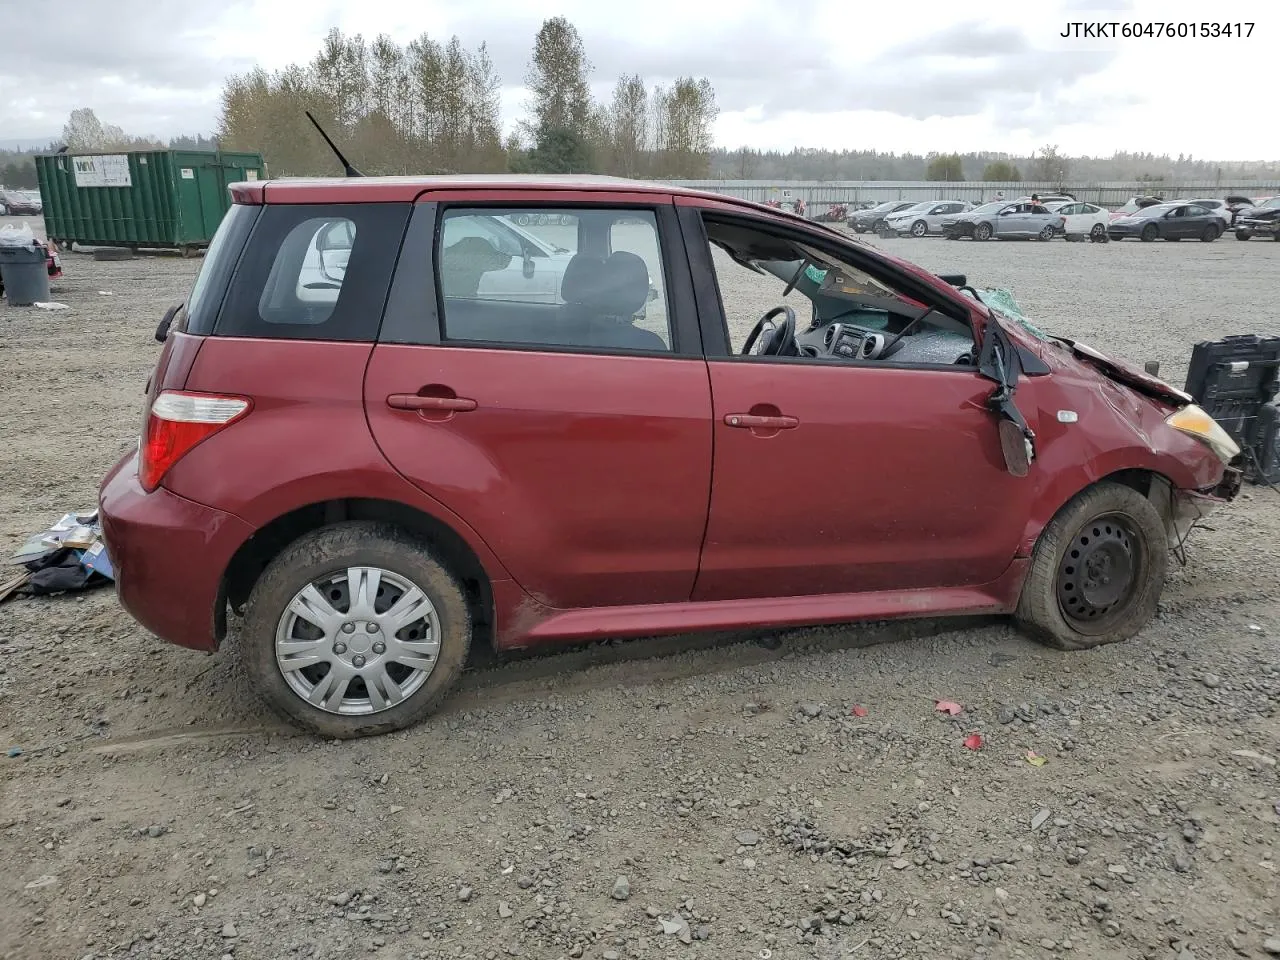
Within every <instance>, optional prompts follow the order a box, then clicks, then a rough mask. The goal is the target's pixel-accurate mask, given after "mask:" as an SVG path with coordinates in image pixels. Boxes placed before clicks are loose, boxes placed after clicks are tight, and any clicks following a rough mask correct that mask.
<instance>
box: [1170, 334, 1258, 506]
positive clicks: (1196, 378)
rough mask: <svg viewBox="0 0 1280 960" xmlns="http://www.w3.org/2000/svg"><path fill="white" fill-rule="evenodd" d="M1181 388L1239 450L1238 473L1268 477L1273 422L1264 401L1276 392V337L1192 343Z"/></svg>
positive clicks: (1254, 479)
mask: <svg viewBox="0 0 1280 960" xmlns="http://www.w3.org/2000/svg"><path fill="white" fill-rule="evenodd" d="M1186 391H1187V393H1189V394H1191V396H1192V397H1193V398H1194V399H1195V401H1196V403H1198V404H1199V405H1200V406H1202V407H1203V408H1204V410H1205V413H1207V414H1209V416H1211V417H1213V419H1214V420H1216V421H1218V425H1219V426H1221V427H1222V429H1224V430H1226V431H1227V433H1229V434H1231V438H1232V439H1233V440H1235V442H1236V443H1238V444H1239V445H1240V447H1241V450H1242V452H1243V453H1244V476H1245V479H1246V480H1249V481H1251V482H1252V483H1271V482H1274V480H1273V479H1272V478H1271V476H1270V475H1269V473H1270V471H1272V470H1275V469H1276V465H1275V453H1274V449H1275V445H1276V442H1277V441H1276V423H1275V413H1276V411H1275V410H1274V409H1268V406H1269V405H1270V404H1272V401H1274V400H1275V398H1276V395H1277V394H1278V393H1280V337H1260V336H1256V335H1252V334H1248V335H1242V336H1235V337H1224V338H1223V339H1221V340H1213V341H1208V340H1206V341H1204V342H1202V343H1197V344H1196V345H1195V347H1193V348H1192V350H1191V365H1190V367H1189V368H1188V370H1187V385H1186Z"/></svg>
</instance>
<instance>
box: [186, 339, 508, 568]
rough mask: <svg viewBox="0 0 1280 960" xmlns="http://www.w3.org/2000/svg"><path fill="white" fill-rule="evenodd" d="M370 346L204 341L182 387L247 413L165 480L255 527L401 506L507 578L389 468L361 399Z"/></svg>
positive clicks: (461, 525) (455, 519) (471, 534)
mask: <svg viewBox="0 0 1280 960" xmlns="http://www.w3.org/2000/svg"><path fill="white" fill-rule="evenodd" d="M371 351H372V344H368V343H364V344H359V343H330V342H326V341H302V340H289V341H284V340H261V339H237V338H233V337H210V338H208V340H206V341H205V344H204V347H203V349H201V351H200V354H199V357H198V358H197V361H196V363H195V365H194V366H193V368H192V370H191V373H190V376H189V377H188V378H187V381H186V384H185V387H186V389H188V390H195V391H208V392H215V393H218V392H220V393H231V394H239V395H243V396H248V397H252V398H253V401H254V408H253V412H252V413H251V414H249V416H247V417H245V418H244V419H243V420H241V421H239V422H237V423H235V424H233V425H232V426H230V427H228V428H227V429H226V430H223V431H221V432H219V433H217V434H215V435H214V436H212V437H211V438H209V439H208V440H206V441H204V442H203V443H201V444H200V445H199V446H197V447H196V448H195V449H194V450H192V451H191V452H190V453H189V454H187V455H186V456H185V457H183V458H182V459H181V460H179V461H178V463H177V464H176V465H174V467H173V468H172V469H171V470H170V471H169V474H168V475H167V476H166V477H165V479H164V481H163V485H164V486H165V487H167V488H168V489H169V490H171V491H173V492H175V493H177V494H179V495H181V496H183V497H186V498H187V499H189V500H193V501H195V502H197V503H205V504H216V505H217V506H218V507H219V508H220V509H222V510H225V511H226V512H228V513H230V514H233V515H235V516H237V517H239V518H241V519H242V520H244V521H245V523H246V524H248V525H249V526H250V527H251V528H252V529H254V530H257V529H260V528H262V527H264V526H266V524H268V523H270V522H271V521H272V520H275V519H277V518H278V517H280V516H283V515H284V514H286V513H289V512H291V511H293V510H296V509H298V508H300V507H304V506H307V505H309V504H313V503H320V502H323V501H326V500H334V499H342V498H348V497H361V498H370V499H380V500H390V501H393V502H399V503H403V504H406V505H408V506H411V507H414V508H415V509H418V510H421V511H423V512H424V513H427V514H430V515H432V516H434V517H435V518H436V519H438V520H440V521H441V522H443V523H445V524H447V525H448V526H450V527H451V528H452V529H453V530H454V532H456V533H457V534H458V535H459V536H461V537H462V539H463V540H465V541H466V542H467V544H468V545H469V546H470V547H471V549H472V550H473V551H474V552H475V554H476V556H477V557H478V558H479V559H480V563H481V564H482V565H483V567H484V568H485V572H486V573H487V574H488V575H489V577H490V578H491V579H499V580H500V579H506V578H507V577H508V574H507V572H506V570H505V569H504V567H503V566H502V564H501V563H500V562H499V560H498V558H497V556H496V555H495V554H494V552H493V551H492V550H491V549H490V548H489V546H488V545H487V544H486V543H485V542H484V540H483V539H482V538H481V537H480V536H479V535H478V534H477V533H476V532H475V530H473V529H472V528H471V527H470V526H469V525H468V524H467V523H466V521H465V520H463V519H462V518H461V517H459V516H457V515H456V514H454V513H453V512H452V511H450V510H448V509H447V508H446V507H445V506H444V505H443V504H441V503H439V502H437V501H435V500H433V499H432V498H431V497H429V496H427V495H426V494H424V493H423V492H422V491H420V490H418V489H417V488H416V487H414V486H413V485H412V484H410V483H408V482H406V481H405V480H404V478H403V477H401V476H399V475H398V474H397V473H395V471H394V470H392V469H391V467H390V465H389V464H388V463H387V461H386V459H385V458H384V457H383V456H382V453H381V452H380V451H379V450H378V447H377V445H376V444H375V443H374V442H373V438H372V437H371V436H370V435H369V427H368V424H367V423H366V421H365V416H364V403H363V399H362V397H363V382H364V370H365V365H366V364H367V363H368V360H369V354H370V352H371Z"/></svg>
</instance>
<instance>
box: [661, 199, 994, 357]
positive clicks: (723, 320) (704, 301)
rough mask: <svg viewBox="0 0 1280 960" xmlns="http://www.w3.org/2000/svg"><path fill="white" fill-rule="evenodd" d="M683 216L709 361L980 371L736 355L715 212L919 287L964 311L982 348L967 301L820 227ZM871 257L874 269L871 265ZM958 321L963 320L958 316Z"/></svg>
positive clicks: (938, 302) (691, 212) (928, 299)
mask: <svg viewBox="0 0 1280 960" xmlns="http://www.w3.org/2000/svg"><path fill="white" fill-rule="evenodd" d="M678 211H679V214H680V226H681V229H682V231H683V232H684V238H685V247H686V249H687V250H688V255H689V266H690V268H691V270H692V272H693V277H694V292H695V295H696V297H697V303H698V317H699V320H700V322H701V325H702V339H703V343H704V344H705V345H706V348H707V354H706V356H707V362H708V363H781V364H805V365H821V366H831V365H835V366H840V367H846V368H848V369H850V370H857V369H858V368H859V367H864V366H865V367H875V368H877V369H889V370H920V371H938V372H941V371H951V372H953V373H968V374H971V375H978V367H977V364H976V363H975V364H974V365H972V366H965V365H961V364H954V363H904V362H900V361H895V360H871V361H866V362H864V363H846V362H843V361H840V360H832V359H829V358H823V357H805V356H799V357H758V356H743V355H742V354H740V353H734V352H733V350H732V340H731V339H730V337H729V320H728V317H726V316H725V313H724V302H723V300H722V298H721V295H720V284H719V280H718V279H717V277H716V271H715V264H714V262H713V261H712V259H711V241H710V239H709V238H708V236H707V231H706V225H705V223H704V222H703V217H704V216H710V217H713V218H716V219H720V220H728V221H732V222H735V223H738V224H741V225H743V226H749V227H757V228H760V229H764V230H768V231H773V232H775V233H777V234H779V235H781V236H783V237H786V238H788V239H795V240H800V241H802V242H804V243H806V244H808V245H809V246H812V247H816V248H817V249H819V250H822V251H824V252H826V253H830V254H831V255H832V256H839V257H842V258H845V259H847V260H848V261H849V263H850V266H854V267H857V268H858V269H862V270H866V272H867V273H869V274H871V275H872V276H878V277H887V278H891V280H892V281H893V285H894V286H895V287H898V288H900V289H903V292H906V293H911V292H913V290H914V291H918V293H919V297H920V300H921V302H922V303H924V304H925V305H926V306H928V307H932V308H934V309H939V310H940V311H941V312H943V313H948V314H949V315H950V314H951V312H952V310H954V311H956V312H959V311H965V314H966V315H965V317H964V323H966V324H967V325H969V328H970V336H971V337H972V338H973V344H974V351H975V356H976V351H977V350H978V348H979V346H980V344H979V343H978V338H977V331H975V330H974V329H973V324H972V318H971V317H970V316H969V312H968V309H967V306H966V305H964V304H957V303H953V302H952V301H951V300H949V299H947V298H945V297H941V296H939V295H938V294H937V291H935V290H933V289H931V288H929V287H926V286H925V285H923V284H921V283H920V281H918V280H916V279H914V278H913V277H911V276H910V275H909V274H907V273H905V272H904V271H900V270H897V269H895V268H894V267H893V266H892V265H891V264H884V263H881V262H879V261H876V260H874V258H872V257H868V256H865V255H863V254H862V253H861V252H860V251H858V249H857V248H856V247H855V246H853V245H851V244H850V245H844V244H841V243H840V242H839V241H838V240H836V239H835V238H828V237H825V236H823V235H822V234H820V233H818V232H817V231H814V232H810V231H807V230H803V229H800V228H797V227H792V226H791V225H790V224H779V223H775V222H773V221H772V220H767V219H765V218H763V217H757V216H753V215H751V214H742V213H736V212H731V211H727V210H723V209H719V208H710V207H707V208H703V207H698V206H692V205H682V206H680V207H678ZM869 261H870V267H868V266H866V264H867V263H868V262H869ZM942 307H949V308H952V310H944V309H941V308H942ZM955 319H957V320H958V319H960V318H958V317H956V318H955Z"/></svg>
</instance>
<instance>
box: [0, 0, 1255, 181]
mask: <svg viewBox="0 0 1280 960" xmlns="http://www.w3.org/2000/svg"><path fill="white" fill-rule="evenodd" d="M0 7H3V10H2V12H0V30H2V31H3V35H4V36H5V37H6V38H8V39H9V40H10V41H11V42H6V43H5V44H4V45H3V46H4V52H3V54H0V141H5V140H12V139H21V138H30V139H35V140H44V139H46V138H49V137H56V136H57V135H58V134H59V133H60V132H61V130H62V125H63V123H64V122H65V120H66V118H67V115H68V114H69V113H70V111H71V110H72V109H74V108H76V107H80V106H89V107H92V108H93V109H94V111H95V112H96V113H97V115H98V117H99V119H100V120H102V121H103V122H104V123H114V124H118V125H119V126H121V127H123V128H124V129H125V130H127V131H129V132H131V133H137V134H144V133H150V134H155V135H158V136H161V137H168V136H171V135H174V134H178V133H194V132H209V131H212V130H213V128H214V127H215V125H216V122H217V115H218V109H219V100H218V96H219V92H220V89H221V85H222V80H223V78H224V77H225V76H226V75H227V74H229V73H233V72H241V71H244V70H246V69H248V68H250V67H251V66H253V65H255V64H261V65H262V66H264V67H266V68H268V69H275V68H279V67H284V66H286V65H288V64H289V63H291V62H305V61H307V60H309V59H310V58H311V57H312V56H313V55H314V54H315V52H316V51H317V50H318V48H319V45H320V40H321V38H322V37H323V35H324V33H325V32H326V31H327V30H328V29H329V28H330V27H332V26H337V27H339V28H341V29H342V30H344V31H347V32H350V33H363V34H364V35H365V36H366V37H368V38H372V37H373V36H375V35H376V34H378V33H380V32H385V33H387V34H389V35H390V36H391V37H392V38H393V39H395V40H396V41H398V42H401V43H405V42H407V41H409V40H410V39H412V38H413V37H415V36H417V35H419V34H421V33H422V32H424V31H426V32H429V33H430V34H432V35H433V36H435V37H437V38H440V39H447V38H448V37H449V36H450V35H452V34H455V33H456V34H458V36H459V37H460V38H461V39H462V40H463V42H464V43H465V44H466V45H468V46H471V47H474V46H475V45H478V44H479V43H480V42H482V41H483V42H487V43H488V45H489V50H490V54H491V56H492V57H493V60H494V63H495V65H496V67H497V70H498V73H499V75H500V76H501V78H502V80H503V84H504V89H503V115H504V122H505V123H507V125H508V126H510V124H511V123H513V122H514V120H515V119H516V118H517V117H518V116H519V115H520V112H521V107H522V104H523V101H524V98H525V94H524V91H523V90H522V89H521V86H520V84H521V81H522V78H523V76H524V74H525V70H526V66H527V63H528V58H529V53H530V50H531V48H532V44H533V38H534V35H535V34H536V33H537V30H538V26H539V24H540V22H541V20H542V19H543V18H544V17H547V16H554V15H556V14H563V15H565V16H568V17H569V18H570V19H571V20H572V21H573V22H574V23H575V24H576V25H577V27H578V29H579V31H580V32H581V34H582V36H583V39H584V41H585V44H586V48H587V53H588V56H589V57H590V59H591V60H592V61H593V62H594V64H595V68H596V69H595V73H594V76H593V82H594V84H595V86H596V89H597V93H598V95H599V96H601V97H602V98H603V97H605V96H606V95H607V93H608V90H609V88H611V87H612V85H613V82H614V80H615V79H616V78H617V75H618V74H619V73H624V72H625V73H640V74H641V75H643V76H644V77H645V78H646V80H647V81H648V82H649V84H650V86H652V85H653V84H654V83H657V82H669V81H670V79H671V78H673V77H674V76H677V75H681V74H693V75H696V76H707V77H709V78H710V79H711V81H712V83H713V85H714V86H715V89H716V93H717V96H718V100H719V103H720V108H721V113H720V119H719V121H718V123H717V125H716V139H717V141H718V142H719V143H720V144H722V145H725V146H729V147H736V146H739V145H742V144H750V145H752V146H756V147H760V148H777V149H782V150H787V149H790V148H792V147H796V146H800V147H828V148H836V149H839V148H850V149H867V148H874V149H878V150H882V151H886V152H889V151H896V152H902V151H915V152H925V151H929V150H940V151H951V150H955V151H961V152H963V151H968V150H984V149H985V150H1000V151H1008V152H1011V153H1027V152H1030V151H1031V150H1033V149H1034V148H1036V147H1037V146H1040V145H1041V144H1044V143H1056V144H1058V145H1059V147H1060V149H1061V150H1063V151H1064V152H1067V153H1070V154H1074V155H1080V154H1088V155H1110V154H1111V153H1113V152H1114V151H1116V150H1131V151H1151V152H1154V153H1169V154H1172V155H1174V156H1176V155H1177V154H1179V153H1187V154H1191V155H1193V156H1195V157H1197V158H1203V159H1218V160H1223V159H1240V160H1263V159H1266V160H1274V159H1277V158H1280V126H1278V125H1277V124H1276V123H1275V122H1274V120H1275V116H1276V109H1275V89H1276V68H1275V63H1276V58H1275V52H1276V50H1277V49H1280V5H1276V4H1275V3H1274V0H1242V2H1237V0H1220V2H1216V3H1208V2H1204V0H1198V2H1190V0H1038V2H1037V0H1033V2H1027V0H1020V2H1019V0H977V2H968V3H965V2H937V0H929V2H926V0H897V2H893V3H883V4H875V5H872V4H866V3H856V2H849V0H840V2H827V0H735V2H733V3H721V4H712V3H703V4H692V3H688V2H687V0H685V2H678V0H646V2H644V3H620V4H616V5H613V4H604V3H599V2H595V3H589V2H586V0H569V2H563V3H561V4H559V5H558V6H556V7H555V8H551V7H548V8H546V9H543V10H539V9H536V5H534V4H529V3H525V2H518V0H431V2H425V3H424V2H422V0H377V2H374V3H352V2H350V0H215V2H212V3H186V2H177V0H163V2H162V0H111V2H110V3H102V2H100V0H62V2H60V3H58V4H57V5H56V6H55V7H49V6H48V5H47V4H41V3H19V0H4V2H3V3H2V4H0ZM51 10H53V11H55V12H54V14H52V15H51V13H50V11H51ZM51 16H52V19H50V17H51ZM1209 17H1212V18H1214V19H1215V20H1218V21H1221V22H1230V23H1233V24H1234V23H1237V22H1242V23H1244V22H1249V21H1252V22H1254V23H1255V26H1254V28H1253V34H1252V36H1251V37H1247V38H1244V39H1236V38H1231V39H1222V38H1219V39H1185V40H1178V39H1173V40H1169V39H1155V38H1146V37H1144V38H1141V39H1134V40H1123V39H1121V40H1115V41H1110V40H1096V39H1095V40H1075V39H1064V38H1062V37H1060V36H1059V34H1060V33H1061V32H1062V31H1063V30H1064V29H1066V25H1067V23H1069V22H1071V21H1108V22H1109V21H1113V20H1123V21H1129V22H1145V21H1155V20H1158V21H1162V22H1165V23H1171V22H1172V23H1177V22H1184V21H1191V22H1194V23H1196V24H1197V25H1198V24H1199V23H1200V22H1201V21H1203V20H1204V19H1206V18H1209ZM15 38H16V39H19V40H20V41H25V42H12V41H13V40H14V39H15Z"/></svg>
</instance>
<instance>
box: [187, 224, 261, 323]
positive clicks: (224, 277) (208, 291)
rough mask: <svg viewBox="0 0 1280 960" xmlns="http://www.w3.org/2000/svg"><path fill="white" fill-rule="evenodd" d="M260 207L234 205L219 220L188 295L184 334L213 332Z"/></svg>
mask: <svg viewBox="0 0 1280 960" xmlns="http://www.w3.org/2000/svg"><path fill="white" fill-rule="evenodd" d="M261 210H262V208H261V207H257V206H247V205H245V204H240V203H233V204H232V205H231V209H230V210H228V211H227V212H226V214H224V215H223V217H222V222H221V223H219V224H218V229H217V230H216V231H214V234H213V239H212V240H210V241H209V249H208V250H206V251H205V255H204V260H203V261H202V262H201V264H200V272H199V273H197V274H196V280H195V283H194V284H192V286H191V293H189V294H188V295H187V319H186V324H185V330H186V331H187V333H192V334H196V335H198V336H205V335H207V334H209V333H211V332H213V324H214V321H215V320H216V319H217V317H218V308H219V307H221V306H222V298H223V296H224V295H225V294H226V292H227V284H228V283H229V282H230V280H231V274H232V273H233V272H234V271H235V268H236V261H237V260H239V259H240V251H241V250H243V249H244V243H245V239H246V238H247V237H248V236H249V232H250V231H251V230H252V229H253V224H254V221H255V220H257V218H258V214H259V213H260V212H261Z"/></svg>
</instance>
